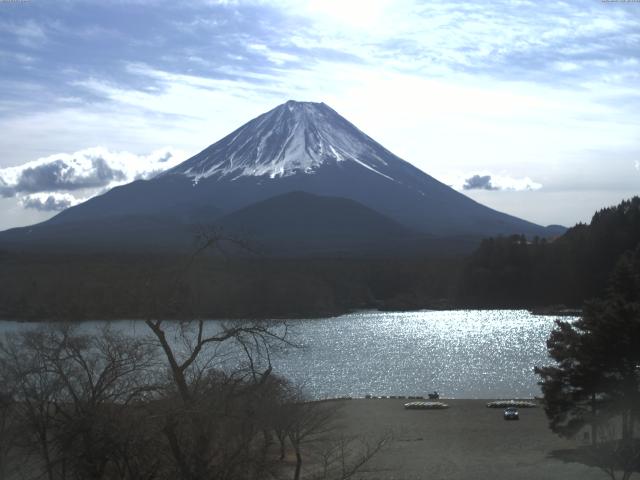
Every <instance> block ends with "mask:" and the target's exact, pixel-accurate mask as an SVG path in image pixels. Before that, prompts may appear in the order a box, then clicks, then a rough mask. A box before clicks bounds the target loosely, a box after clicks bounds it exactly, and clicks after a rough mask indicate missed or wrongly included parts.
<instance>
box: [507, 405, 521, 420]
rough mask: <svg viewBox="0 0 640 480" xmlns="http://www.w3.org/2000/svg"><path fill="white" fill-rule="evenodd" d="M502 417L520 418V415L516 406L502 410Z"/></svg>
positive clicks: (508, 418)
mask: <svg viewBox="0 0 640 480" xmlns="http://www.w3.org/2000/svg"><path fill="white" fill-rule="evenodd" d="M504 419H505V420H520V416H519V415H518V409H517V408H516V407H508V408H505V410H504Z"/></svg>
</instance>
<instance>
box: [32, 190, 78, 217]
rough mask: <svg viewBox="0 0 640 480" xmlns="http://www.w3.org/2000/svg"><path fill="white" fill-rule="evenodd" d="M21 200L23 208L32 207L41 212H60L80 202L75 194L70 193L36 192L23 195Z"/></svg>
mask: <svg viewBox="0 0 640 480" xmlns="http://www.w3.org/2000/svg"><path fill="white" fill-rule="evenodd" d="M19 202H20V205H21V206H22V207H23V208H32V209H35V210H40V211H41V212H59V211H60V210H64V209H65V208H69V207H71V206H72V205H75V204H77V203H79V201H78V200H77V199H76V198H75V197H74V196H73V195H70V194H68V193H62V194H60V193H49V194H41V193H36V194H33V195H26V196H24V197H22V198H21V199H20V201H19Z"/></svg>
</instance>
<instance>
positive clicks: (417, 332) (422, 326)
mask: <svg viewBox="0 0 640 480" xmlns="http://www.w3.org/2000/svg"><path fill="white" fill-rule="evenodd" d="M292 323H293V325H294V328H293V336H292V339H293V340H294V341H295V342H296V343H297V344H299V345H302V348H298V349H288V351H287V352H286V353H284V354H280V355H278V356H277V357H276V358H274V360H273V364H274V371H275V372H277V373H280V374H283V375H285V376H287V377H289V378H291V379H293V380H295V381H296V382H299V383H302V384H303V385H304V388H305V390H306V391H307V392H308V393H309V394H310V395H311V396H312V397H314V398H325V397H336V396H354V397H362V396H365V395H367V394H371V395H426V394H427V393H428V392H431V391H433V390H437V391H438V392H440V394H441V395H442V396H444V397H449V398H512V397H532V396H535V395H539V394H540V389H539V387H538V385H537V383H536V382H537V377H536V375H535V374H534V373H533V367H534V366H536V365H546V364H549V363H550V360H549V358H548V357H547V352H546V343H545V342H546V339H547V337H548V336H549V333H550V332H551V330H552V329H553V325H554V317H549V316H538V315H532V314H530V313H529V312H527V311H525V310H455V311H420V312H361V313H352V314H349V315H343V316H340V317H335V318H327V319H319V320H301V321H296V322H292ZM103 324H104V322H93V321H92V322H85V323H84V324H82V329H83V330H85V329H86V330H91V329H94V328H97V327H99V326H100V325H103ZM111 324H112V325H113V326H114V327H115V328H117V329H119V330H120V329H122V330H124V331H127V332H131V333H133V334H135V335H143V334H146V332H147V330H146V328H147V327H146V326H145V325H144V324H143V322H140V321H117V322H111ZM215 324H216V322H213V321H212V322H211V327H212V328H214V327H215ZM33 326H34V324H24V323H17V322H0V333H3V332H8V331H15V330H20V329H24V328H33Z"/></svg>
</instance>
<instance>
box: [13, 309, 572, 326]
mask: <svg viewBox="0 0 640 480" xmlns="http://www.w3.org/2000/svg"><path fill="white" fill-rule="evenodd" d="M501 310H504V311H526V312H529V314H531V315H536V316H547V317H579V316H581V315H582V310H581V309H573V308H558V307H554V306H552V307H539V308H538V307H536V308H531V307H513V308H503V307H494V308H491V307H477V308H476V307H460V308H454V307H452V308H418V309H416V308H413V309H402V308H394V309H384V308H370V309H354V310H345V311H341V312H322V313H317V314H316V313H312V314H291V315H284V316H269V317H219V318H217V317H216V318H213V317H212V318H206V319H204V320H205V321H207V322H208V321H212V322H220V321H230V322H233V321H240V320H249V321H256V322H258V321H265V322H266V321H275V322H277V321H296V320H299V321H313V320H322V319H326V318H339V317H344V316H347V315H353V314H358V313H363V314H366V313H420V312H464V311H471V312H483V311H501ZM161 320H162V321H166V322H183V321H188V319H180V318H162V319H161ZM192 320H195V319H192ZM122 321H126V322H144V321H145V318H134V317H132V318H107V317H105V318H91V319H73V320H60V319H54V318H46V317H38V318H4V317H2V316H0V322H15V323H84V322H122Z"/></svg>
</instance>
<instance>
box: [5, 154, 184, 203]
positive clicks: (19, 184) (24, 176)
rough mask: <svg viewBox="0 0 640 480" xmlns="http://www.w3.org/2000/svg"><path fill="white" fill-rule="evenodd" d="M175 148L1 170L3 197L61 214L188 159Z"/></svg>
mask: <svg viewBox="0 0 640 480" xmlns="http://www.w3.org/2000/svg"><path fill="white" fill-rule="evenodd" d="M185 157H186V155H185V154H184V152H182V151H178V150H174V149H172V148H169V147H167V148H163V149H159V150H156V151H154V152H152V153H150V154H149V155H135V154H133V153H129V152H112V151H109V150H107V149H105V148H102V147H95V148H87V149H84V150H80V151H78V152H75V153H71V154H67V153H60V154H56V155H50V156H48V157H43V158H39V159H37V160H34V161H31V162H27V163H25V164H23V165H19V166H16V167H9V168H4V169H0V196H2V197H5V198H8V197H17V199H18V202H19V204H20V205H22V206H23V207H24V208H33V209H37V210H41V211H57V210H62V209H64V208H68V207H70V206H72V205H75V204H76V203H79V202H80V201H84V200H86V199H88V198H91V197H93V196H95V195H98V194H100V193H103V192H104V191H106V190H109V189H111V188H113V187H115V186H117V185H122V184H124V183H129V182H132V181H133V180H139V179H148V178H151V177H152V176H154V175H156V174H157V173H159V172H161V171H164V170H167V169H169V168H171V167H173V166H175V165H177V164H178V163H180V162H182V161H183V160H184V159H185Z"/></svg>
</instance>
